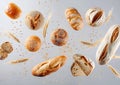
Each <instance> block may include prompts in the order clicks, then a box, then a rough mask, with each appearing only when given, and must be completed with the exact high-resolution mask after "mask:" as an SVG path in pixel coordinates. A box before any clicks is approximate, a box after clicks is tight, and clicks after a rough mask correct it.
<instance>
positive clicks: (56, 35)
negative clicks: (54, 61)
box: [51, 28, 68, 46]
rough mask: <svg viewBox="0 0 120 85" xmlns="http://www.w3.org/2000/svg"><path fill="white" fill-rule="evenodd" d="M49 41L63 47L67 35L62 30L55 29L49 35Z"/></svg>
mask: <svg viewBox="0 0 120 85" xmlns="http://www.w3.org/2000/svg"><path fill="white" fill-rule="evenodd" d="M51 41H52V43H53V44H54V45H57V46H63V45H65V44H66V43H67V41H68V33H67V31H65V30H64V29H61V28H60V29H56V30H54V31H53V32H52V34H51Z"/></svg>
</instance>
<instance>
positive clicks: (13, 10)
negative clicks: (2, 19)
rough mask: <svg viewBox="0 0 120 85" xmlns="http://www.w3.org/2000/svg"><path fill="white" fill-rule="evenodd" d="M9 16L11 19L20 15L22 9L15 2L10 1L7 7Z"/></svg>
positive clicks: (6, 11)
mask: <svg viewBox="0 0 120 85" xmlns="http://www.w3.org/2000/svg"><path fill="white" fill-rule="evenodd" d="M5 13H6V15H7V16H9V17H10V18H11V19H17V18H19V17H20V14H21V9H20V8H19V7H18V6H17V5H16V4H14V3H9V4H8V7H7V9H6V10H5Z"/></svg>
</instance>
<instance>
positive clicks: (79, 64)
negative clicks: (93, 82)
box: [71, 54, 95, 76]
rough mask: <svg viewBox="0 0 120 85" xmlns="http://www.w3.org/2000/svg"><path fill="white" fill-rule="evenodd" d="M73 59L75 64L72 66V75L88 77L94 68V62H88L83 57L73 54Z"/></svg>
mask: <svg viewBox="0 0 120 85" xmlns="http://www.w3.org/2000/svg"><path fill="white" fill-rule="evenodd" d="M73 58H74V60H75V62H74V63H73V65H72V70H71V71H72V74H75V75H77V76H80V75H84V74H85V75H86V76H88V75H90V73H91V72H92V71H93V69H94V67H95V65H94V62H93V61H92V60H88V59H87V58H86V57H85V56H83V55H80V54H75V55H74V56H73ZM76 69H77V70H76ZM83 73H84V74H83Z"/></svg>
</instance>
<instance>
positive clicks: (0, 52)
mask: <svg viewBox="0 0 120 85" xmlns="http://www.w3.org/2000/svg"><path fill="white" fill-rule="evenodd" d="M7 57H8V53H7V52H5V51H4V50H3V49H1V48H0V60H4V59H5V58H7Z"/></svg>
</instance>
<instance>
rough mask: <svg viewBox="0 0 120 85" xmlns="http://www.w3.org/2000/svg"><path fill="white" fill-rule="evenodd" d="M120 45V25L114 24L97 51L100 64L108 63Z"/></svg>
mask: <svg viewBox="0 0 120 85" xmlns="http://www.w3.org/2000/svg"><path fill="white" fill-rule="evenodd" d="M119 45H120V26H119V25H113V26H111V27H110V29H109V30H108V32H107V33H106V35H105V37H104V39H103V41H102V42H101V44H100V46H99V47H98V50H97V52H96V57H97V62H98V63H99V64H100V65H104V64H106V63H108V62H109V61H110V60H111V59H112V57H113V56H114V55H115V53H116V51H117V49H118V47H119Z"/></svg>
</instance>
